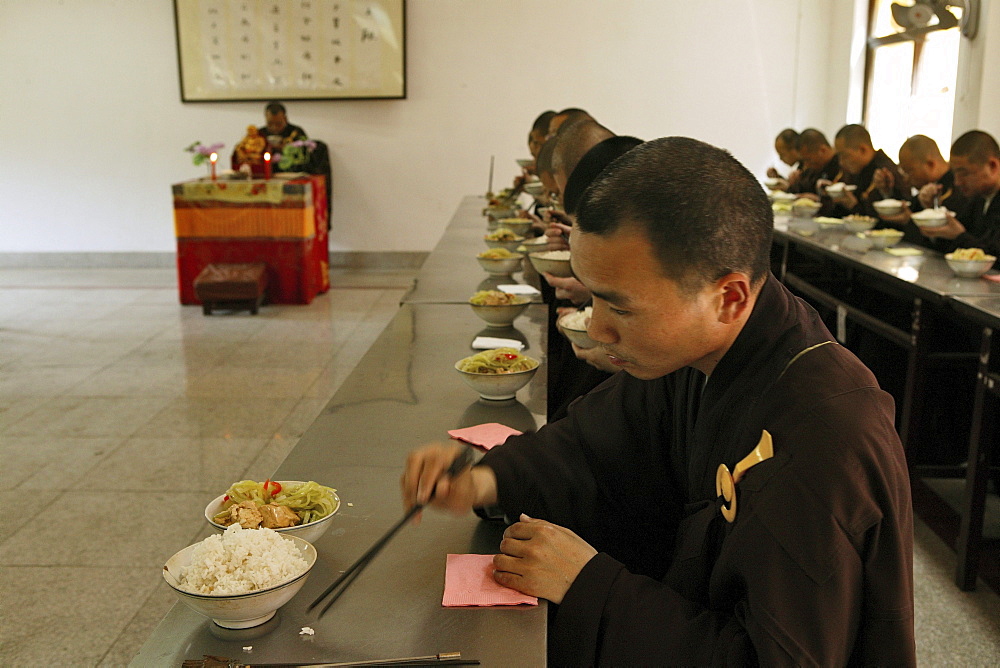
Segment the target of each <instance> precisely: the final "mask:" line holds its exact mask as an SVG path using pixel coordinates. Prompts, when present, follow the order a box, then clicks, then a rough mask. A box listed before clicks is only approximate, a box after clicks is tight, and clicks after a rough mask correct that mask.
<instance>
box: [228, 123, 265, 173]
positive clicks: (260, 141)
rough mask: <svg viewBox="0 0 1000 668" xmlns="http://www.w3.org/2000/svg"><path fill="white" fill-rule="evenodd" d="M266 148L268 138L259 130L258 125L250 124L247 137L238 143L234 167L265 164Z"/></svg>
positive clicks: (234, 156)
mask: <svg viewBox="0 0 1000 668" xmlns="http://www.w3.org/2000/svg"><path fill="white" fill-rule="evenodd" d="M266 149H267V138H265V137H264V135H262V134H261V133H260V131H258V130H257V126H256V125H248V126H247V135H246V137H244V138H243V139H241V140H240V143H239V144H237V145H236V152H235V154H234V155H233V162H234V163H235V164H234V167H236V168H237V169H238V168H239V167H240V166H241V165H250V166H251V167H254V166H260V165H263V164H264V151H265V150H266Z"/></svg>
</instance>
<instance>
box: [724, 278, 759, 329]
mask: <svg viewBox="0 0 1000 668" xmlns="http://www.w3.org/2000/svg"><path fill="white" fill-rule="evenodd" d="M715 285H716V288H717V290H718V291H717V293H716V294H717V295H718V296H719V303H718V308H719V322H721V323H723V324H726V325H729V324H732V323H734V322H737V321H739V320H740V319H741V318H742V317H744V316H745V315H746V314H747V312H748V310H749V309H750V307H751V306H752V303H753V293H752V292H751V290H750V277H749V276H747V275H746V274H742V273H739V272H733V273H731V274H726V275H725V276H723V277H722V278H720V279H719V280H718V281H716V283H715Z"/></svg>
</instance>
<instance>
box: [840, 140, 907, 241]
mask: <svg viewBox="0 0 1000 668" xmlns="http://www.w3.org/2000/svg"><path fill="white" fill-rule="evenodd" d="M833 146H834V148H835V149H836V151H837V159H838V160H839V161H840V169H841V171H842V172H843V178H842V179H840V180H841V181H843V183H845V184H847V185H850V186H854V190H847V189H844V190H841V191H839V192H838V193H837V194H836V195H831V198H832V204H833V206H832V208H830V209H829V210H824V211H821V213H823V214H824V215H831V216H836V217H838V218H840V217H843V216H846V215H849V214H856V215H862V216H872V217H874V218H878V214H877V213H876V211H875V207H874V206H873V204H874V203H875V202H877V201H879V200H883V199H899V200H906V199H909V196H910V186H909V184H908V183H907V182H906V177H905V176H904V175H903V174H902V173H901V172H900V171H899V167H897V166H896V163H894V162H893V161H892V158H890V157H889V156H887V155H886V154H885V152H884V151H883V150H882V149H878V150H877V151H876V150H875V147H874V146H873V145H872V138H871V135H870V134H868V130H867V129H865V127H864V126H863V125H845V126H844V127H842V128H841V129H840V130H838V131H837V136H836V137H835V138H834V140H833ZM836 182H837V181H835V183H836ZM883 226H884V225H879V227H883Z"/></svg>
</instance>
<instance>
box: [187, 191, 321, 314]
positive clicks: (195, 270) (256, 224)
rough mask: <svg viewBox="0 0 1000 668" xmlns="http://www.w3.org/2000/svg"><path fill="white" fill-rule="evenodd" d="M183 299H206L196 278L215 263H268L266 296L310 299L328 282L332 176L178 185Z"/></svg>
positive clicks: (282, 300)
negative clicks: (196, 287) (328, 178)
mask: <svg viewBox="0 0 1000 668" xmlns="http://www.w3.org/2000/svg"><path fill="white" fill-rule="evenodd" d="M172 188H173V196H174V229H175V232H176V235H177V274H178V284H179V288H180V300H181V303H182V304H200V303H201V302H200V301H199V300H198V298H197V296H196V295H195V293H194V279H195V278H196V277H197V276H198V274H199V273H200V272H201V270H202V269H204V268H205V266H207V265H209V264H219V263H224V264H228V263H249V262H263V263H264V264H265V265H267V279H268V280H267V283H268V287H267V301H268V302H270V303H272V304H308V303H310V302H311V301H312V300H313V298H314V297H315V296H316V295H317V294H319V293H323V292H326V291H327V290H328V289H329V287H330V278H329V263H330V254H329V248H328V243H327V203H326V197H327V193H326V180H325V178H324V177H323V176H322V175H311V174H302V175H298V176H297V177H296V178H292V179H278V178H275V179H270V180H268V181H263V180H254V181H221V180H220V181H211V180H208V179H198V180H194V181H185V182H183V183H177V184H174V185H173V186H172Z"/></svg>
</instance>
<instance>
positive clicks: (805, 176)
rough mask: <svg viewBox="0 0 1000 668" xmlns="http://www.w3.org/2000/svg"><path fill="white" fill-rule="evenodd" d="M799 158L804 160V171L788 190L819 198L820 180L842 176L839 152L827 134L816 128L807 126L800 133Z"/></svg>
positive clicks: (831, 179) (830, 180)
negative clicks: (829, 140)
mask: <svg viewBox="0 0 1000 668" xmlns="http://www.w3.org/2000/svg"><path fill="white" fill-rule="evenodd" d="M797 146H798V149H799V159H800V160H801V161H802V172H801V173H800V174H799V177H798V179H797V180H796V181H795V184H794V185H791V186H789V187H788V192H790V193H795V194H809V195H812V196H814V197H815V198H816V199H819V192H818V189H817V184H818V182H819V181H821V180H822V181H824V182H827V181H829V182H830V183H833V182H834V181H837V180H839V179H840V178H841V171H840V161H839V160H837V152H836V151H834V150H833V147H832V146H830V142H828V141H827V139H826V135H824V134H823V133H822V132H820V131H819V130H817V129H816V128H807V129H805V130H803V131H802V132H801V134H799V139H798V144H797Z"/></svg>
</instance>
